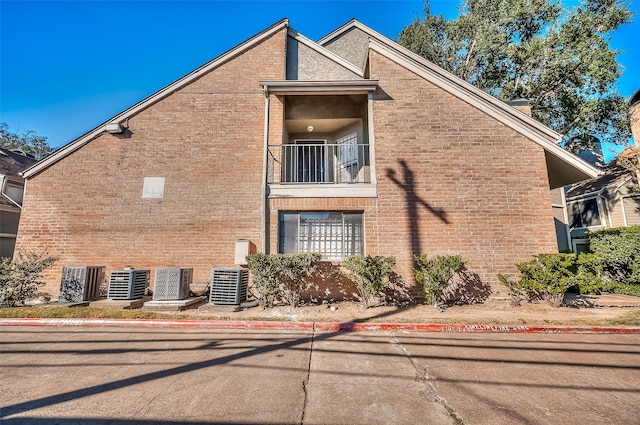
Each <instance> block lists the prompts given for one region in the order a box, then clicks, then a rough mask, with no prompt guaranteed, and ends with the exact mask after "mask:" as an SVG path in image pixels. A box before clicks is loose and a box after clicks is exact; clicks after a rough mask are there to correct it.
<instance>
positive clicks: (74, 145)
mask: <svg viewBox="0 0 640 425" xmlns="http://www.w3.org/2000/svg"><path fill="white" fill-rule="evenodd" d="M288 27H289V20H288V19H282V20H280V21H278V22H276V23H275V24H273V25H272V26H270V27H269V28H266V29H265V30H263V31H261V32H259V33H258V34H256V35H255V36H253V37H251V38H250V39H248V40H245V41H244V42H242V43H240V44H238V45H237V46H236V47H233V48H232V49H230V50H228V51H226V52H225V53H223V54H221V55H220V56H218V57H216V58H215V59H213V60H211V61H209V62H207V63H206V64H204V65H202V66H200V67H199V68H196V69H195V70H193V71H191V72H190V73H188V74H187V75H185V76H183V77H181V78H180V79H178V80H176V81H174V82H173V83H171V84H169V85H168V86H165V87H164V88H162V89H160V90H158V91H157V92H155V93H153V94H152V95H150V96H149V97H147V98H145V99H143V100H141V101H140V102H138V103H136V104H135V105H133V106H131V107H130V108H128V109H126V110H125V111H123V112H121V113H120V114H118V115H115V116H114V117H112V118H110V119H108V120H107V121H105V122H103V123H102V124H100V125H99V126H97V127H96V128H94V129H93V130H91V131H89V132H88V133H85V134H84V135H82V136H80V137H79V138H77V139H75V140H73V141H71V142H70V143H68V144H66V145H65V146H63V147H61V148H60V149H58V150H57V151H55V152H54V153H52V154H51V155H49V156H48V157H46V158H44V159H42V160H41V161H39V162H37V163H35V164H34V165H32V166H31V167H29V168H27V169H26V170H24V171H23V172H21V173H20V175H21V176H22V177H24V178H30V177H32V176H34V175H35V174H38V173H39V172H41V171H44V170H45V169H47V168H48V167H50V166H51V165H53V164H55V163H56V162H58V161H60V160H61V159H63V158H65V157H66V156H67V155H70V154H71V153H73V152H75V151H76V150H78V149H80V148H81V147H83V146H84V145H86V144H87V143H89V142H90V141H91V140H93V139H95V138H96V137H98V136H99V135H101V134H103V133H104V132H105V131H106V128H105V127H106V125H107V124H109V123H111V122H122V121H124V120H126V119H127V118H129V117H131V116H133V115H135V114H136V113H138V112H140V111H141V110H143V109H145V108H148V107H149V106H151V105H153V104H154V103H156V102H158V101H160V100H161V99H163V98H165V97H166V96H168V95H170V94H172V93H173V92H175V91H176V90H179V89H181V88H183V87H184V86H186V85H188V84H189V83H191V82H193V81H194V80H196V79H198V78H200V77H201V76H202V75H204V74H206V73H208V72H210V71H212V70H214V69H216V68H217V67H219V66H220V65H222V64H224V63H226V62H228V61H229V60H231V59H233V58H235V57H236V56H239V55H240V54H242V53H244V52H245V51H247V50H249V49H250V48H252V47H253V46H255V45H257V44H259V43H260V42H262V41H263V40H265V39H267V38H269V37H271V36H272V35H273V34H275V33H277V32H278V31H280V30H282V29H284V28H288Z"/></svg>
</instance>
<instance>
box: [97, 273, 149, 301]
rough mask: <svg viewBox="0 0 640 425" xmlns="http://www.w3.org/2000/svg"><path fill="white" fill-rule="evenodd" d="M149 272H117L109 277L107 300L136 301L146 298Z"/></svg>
mask: <svg viewBox="0 0 640 425" xmlns="http://www.w3.org/2000/svg"><path fill="white" fill-rule="evenodd" d="M149 274H150V272H149V270H117V271H112V272H111V275H110V276H109V290H108V292H107V298H109V299H112V300H135V299H138V298H142V297H143V296H144V291H145V290H146V289H147V286H149Z"/></svg>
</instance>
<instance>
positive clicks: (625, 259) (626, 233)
mask: <svg viewBox="0 0 640 425" xmlns="http://www.w3.org/2000/svg"><path fill="white" fill-rule="evenodd" d="M587 238H588V239H589V249H590V251H591V252H592V253H594V254H597V255H598V256H599V257H600V259H601V260H602V263H603V271H604V273H606V275H607V276H608V277H609V278H610V279H611V280H613V281H614V282H618V283H624V284H640V225H637V226H630V227H617V228H613V229H604V230H599V231H597V232H591V233H587Z"/></svg>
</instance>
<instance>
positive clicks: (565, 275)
mask: <svg viewBox="0 0 640 425" xmlns="http://www.w3.org/2000/svg"><path fill="white" fill-rule="evenodd" d="M575 262H576V260H575V255H574V254H538V255H534V256H533V260H531V261H529V262H526V263H520V264H518V265H517V266H516V267H517V268H518V270H519V271H520V274H521V276H520V279H519V280H518V281H515V282H514V281H511V280H510V279H508V278H507V277H505V276H504V275H498V279H500V281H501V282H502V283H504V284H505V285H506V286H507V289H508V290H509V293H510V295H511V297H512V298H513V299H514V304H516V305H519V304H520V302H521V301H522V300H527V301H532V300H536V299H544V300H546V301H547V302H548V303H549V304H550V305H552V306H554V307H559V306H560V304H562V301H563V299H564V294H565V293H566V292H567V289H568V288H569V287H571V286H573V285H574V283H575V273H576V268H575Z"/></svg>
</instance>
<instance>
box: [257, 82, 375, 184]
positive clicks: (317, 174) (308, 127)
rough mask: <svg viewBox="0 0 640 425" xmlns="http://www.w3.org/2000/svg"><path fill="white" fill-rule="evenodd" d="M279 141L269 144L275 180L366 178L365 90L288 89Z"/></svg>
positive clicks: (361, 180)
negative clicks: (297, 91) (338, 92)
mask: <svg viewBox="0 0 640 425" xmlns="http://www.w3.org/2000/svg"><path fill="white" fill-rule="evenodd" d="M284 104H285V114H284V127H283V143H282V144H272V145H269V165H270V173H269V174H270V181H269V183H276V184H353V183H370V182H371V175H370V152H369V129H368V126H367V122H368V117H367V111H368V109H367V95H365V94H357V95H311V96H310V95H289V96H285V98H284Z"/></svg>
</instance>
